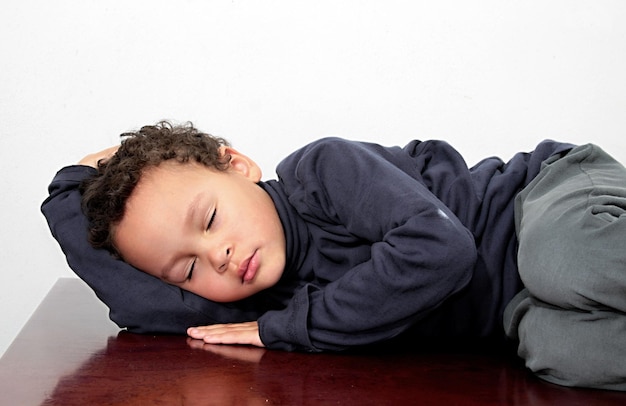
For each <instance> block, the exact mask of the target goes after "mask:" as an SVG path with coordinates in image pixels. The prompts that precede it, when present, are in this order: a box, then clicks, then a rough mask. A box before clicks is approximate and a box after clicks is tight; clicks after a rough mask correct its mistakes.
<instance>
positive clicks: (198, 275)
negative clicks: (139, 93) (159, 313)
mask: <svg viewBox="0 0 626 406" xmlns="http://www.w3.org/2000/svg"><path fill="white" fill-rule="evenodd" d="M225 153H229V154H230V155H231V156H232V159H231V164H230V167H229V169H228V170H226V171H219V170H217V169H214V168H208V167H206V166H203V165H201V164H197V163H186V164H179V163H176V162H173V161H165V162H163V163H162V164H160V165H159V166H158V167H154V168H150V169H148V170H147V171H146V172H145V173H144V174H143V175H142V177H141V179H140V181H139V183H138V184H137V186H136V188H135V190H134V191H133V193H132V195H131V196H130V198H129V199H128V201H127V203H126V212H125V214H124V217H123V219H122V220H121V222H120V223H119V224H118V225H117V226H116V227H115V229H114V241H115V245H116V248H117V249H118V250H119V252H120V253H121V255H122V257H123V258H124V260H125V261H127V262H128V263H130V264H131V265H133V266H135V267H137V268H139V269H141V270H143V271H145V272H147V273H149V274H151V275H154V276H156V277H158V278H160V279H162V280H164V281H165V282H167V283H170V284H172V285H176V286H179V287H181V288H183V289H185V290H188V291H190V292H193V293H196V294H198V295H200V296H203V297H205V298H207V299H210V300H213V301H217V302H232V301H236V300H240V299H243V298H246V297H248V296H251V295H253V294H255V293H257V292H259V291H261V290H263V289H267V288H269V287H271V286H273V285H274V284H275V283H276V282H278V280H279V279H280V277H281V275H282V273H283V270H284V267H285V234H284V230H283V228H282V224H281V222H280V219H279V217H278V213H277V212H276V208H275V206H274V203H273V201H272V200H271V198H270V197H269V195H268V194H267V193H266V192H265V191H264V190H263V189H262V188H261V187H259V186H258V185H257V184H256V182H258V181H259V180H260V177H261V173H260V170H259V168H258V166H256V164H254V162H252V161H251V160H249V158H247V157H245V156H244V155H241V154H239V153H237V152H236V151H234V150H232V149H227V150H225Z"/></svg>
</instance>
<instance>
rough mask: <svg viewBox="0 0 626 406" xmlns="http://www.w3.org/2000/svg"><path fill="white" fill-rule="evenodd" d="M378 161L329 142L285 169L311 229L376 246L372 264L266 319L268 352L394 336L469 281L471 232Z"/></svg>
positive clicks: (302, 294)
mask: <svg viewBox="0 0 626 406" xmlns="http://www.w3.org/2000/svg"><path fill="white" fill-rule="evenodd" d="M381 154H384V151H382V150H381V151H378V152H377V151H375V150H374V149H372V148H370V147H366V146H364V145H362V144H358V143H353V142H350V141H345V140H339V139H330V140H326V141H325V142H323V143H319V144H316V145H315V146H313V147H311V148H309V149H305V150H303V151H300V152H298V153H297V154H296V155H295V156H294V157H293V158H294V159H293V160H292V162H291V163H287V164H285V165H283V166H282V168H281V167H279V175H281V172H280V170H282V171H283V174H284V176H283V177H281V179H284V180H283V181H284V183H285V185H286V189H287V190H288V193H289V195H290V201H291V202H292V204H293V205H294V206H296V207H297V208H298V211H299V212H300V214H301V215H302V216H303V217H304V218H305V219H306V220H307V221H309V222H315V223H317V224H320V225H322V227H324V225H331V226H329V227H332V225H333V224H334V225H341V226H342V227H345V231H346V232H347V233H349V234H350V235H353V236H355V237H356V238H358V239H360V240H362V241H365V242H366V243H367V244H369V245H370V247H371V256H370V259H369V260H367V261H366V262H363V263H361V264H359V265H357V266H355V267H353V268H352V269H349V270H348V271H347V272H345V273H344V274H343V275H341V276H340V277H339V278H337V279H335V280H334V281H333V282H330V283H328V284H326V285H319V284H308V285H306V286H304V287H303V288H301V289H300V290H299V291H297V292H296V293H295V295H294V297H293V299H292V300H291V301H290V303H289V304H288V306H287V307H286V308H285V309H283V310H281V311H271V312H268V313H266V314H265V315H263V316H262V317H261V318H260V319H259V328H260V334H261V339H262V341H263V343H264V344H265V345H266V346H268V347H269V348H280V349H286V350H305V351H323V350H341V349H345V348H347V347H350V346H357V345H366V344H371V343H374V342H378V341H382V340H385V339H388V338H391V337H393V336H396V335H397V334H399V333H401V332H402V331H404V330H406V329H408V328H409V327H410V326H411V325H412V324H413V323H415V322H416V321H417V320H419V319H420V318H423V317H424V316H426V315H427V314H428V313H429V312H431V311H432V310H433V309H435V308H437V307H438V306H439V305H440V304H441V303H442V302H443V301H444V300H445V299H446V298H448V297H450V296H451V295H453V294H454V293H455V292H458V291H459V290H461V289H462V288H463V287H464V286H466V285H467V283H468V282H469V280H470V279H471V276H472V270H473V267H474V264H475V261H476V256H477V254H476V247H475V243H474V239H473V236H472V234H471V232H470V231H469V230H468V229H467V228H465V227H464V226H463V225H462V224H461V222H460V221H459V220H458V219H457V218H456V217H455V215H454V214H453V213H452V212H451V211H450V210H449V209H448V208H447V207H446V206H445V205H444V204H443V203H442V202H441V201H439V200H438V199H437V198H436V197H435V196H434V195H433V194H432V193H431V192H430V191H429V190H428V188H427V187H426V186H425V185H424V184H422V183H421V182H419V181H418V180H416V179H414V178H413V177H411V176H409V175H408V174H407V173H406V172H405V171H403V170H401V169H399V168H398V167H397V166H395V165H394V164H392V163H391V162H389V160H387V159H383V158H382V157H381ZM316 272H317V270H316ZM324 272H327V271H324Z"/></svg>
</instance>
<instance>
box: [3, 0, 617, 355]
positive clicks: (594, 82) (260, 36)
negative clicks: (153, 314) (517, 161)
mask: <svg viewBox="0 0 626 406" xmlns="http://www.w3.org/2000/svg"><path fill="white" fill-rule="evenodd" d="M624 72H626V2H623V1H619V0H616V1H601V0H593V1H591V0H589V1H576V0H563V1H549V0H542V1H480V2H478V1H476V2H470V1H458V2H457V1H428V2H426V1H423V2H421V1H414V0H413V1H389V0H384V1H320V0H316V1H313V0H309V1H305V2H303V1H293V0H292V1H268V0H265V1H253V0H249V1H241V0H229V1H200V0H198V1H191V0H187V1H180V0H178V1H155V0H141V1H140V0H135V1H127V0H125V1H91V0H76V1H69V0H55V1H43V0H42V1H36V0H20V1H17V0H15V1H3V2H2V3H1V5H0V75H1V76H0V165H1V167H0V173H1V175H2V176H1V179H0V182H1V184H0V186H1V192H0V193H1V195H0V199H1V200H0V202H1V204H2V207H1V209H2V210H0V269H1V272H2V283H0V309H1V311H2V312H1V316H0V317H1V319H0V321H1V322H0V354H2V353H4V351H5V350H6V348H7V347H8V346H9V345H10V343H11V341H12V340H13V339H14V337H15V335H16V334H17V333H18V332H19V330H20V328H21V327H22V326H23V325H24V323H25V322H26V321H27V320H28V318H29V316H30V315H31V313H32V312H33V311H34V310H35V308H36V306H37V305H38V304H39V302H40V301H41V300H42V299H43V297H44V296H45V294H46V293H47V292H48V290H49V289H50V288H51V286H52V285H53V284H54V282H55V281H56V279H57V278H59V277H68V276H73V274H72V272H71V271H70V270H69V269H68V267H67V265H66V264H65V260H64V257H63V255H62V253H61V251H60V249H59V247H58V246H57V244H56V242H55V241H54V240H53V239H52V237H51V236H50V233H49V231H48V228H47V226H46V223H45V220H44V218H43V216H42V215H41V214H40V212H39V205H40V204H41V202H42V201H43V199H44V198H45V197H46V195H47V192H46V187H47V185H48V183H49V182H50V180H51V179H52V177H53V175H54V173H55V172H56V171H57V170H58V169H60V168H61V167H62V166H64V165H67V164H72V163H74V162H76V161H78V160H79V159H80V158H82V157H83V156H84V155H86V154H87V153H89V152H92V151H95V150H100V149H102V148H105V147H107V146H109V145H112V144H114V143H117V142H118V134H119V133H121V132H123V131H127V130H132V129H136V128H138V127H140V126H142V125H144V124H151V123H154V122H155V121H157V120H159V119H163V118H167V119H172V120H175V121H179V122H180V121H186V120H190V121H193V122H194V123H195V124H196V125H197V126H198V127H200V128H201V129H202V130H204V131H207V132H211V133H213V134H216V135H220V136H223V137H226V138H227V139H229V140H230V141H231V142H232V143H233V144H234V146H235V147H236V148H238V149H240V150H242V151H243V152H245V153H248V154H249V155H251V156H252V157H254V158H256V159H257V161H258V162H259V164H260V165H261V166H262V168H263V169H264V173H265V178H266V179H267V178H272V177H273V176H274V173H273V168H274V166H275V164H276V163H277V162H278V161H279V160H280V158H281V157H283V156H285V155H286V154H287V153H289V152H290V151H292V150H293V149H295V148H297V147H298V146H301V145H302V144H304V143H306V142H308V141H311V140H313V139H316V138H319V137H321V136H326V135H339V136H343V137H347V138H352V139H363V140H371V141H377V142H380V143H383V144H389V145H391V144H402V145H403V144H405V143H406V142H407V141H409V140H410V139H412V138H418V139H429V138H439V139H445V140H448V141H449V142H451V143H452V144H453V145H455V146H456V147H457V148H458V149H459V150H460V151H461V153H462V154H463V155H464V156H465V157H466V158H467V160H468V162H469V163H470V164H473V163H475V162H476V161H477V160H478V159H479V158H482V157H485V156H487V155H498V156H501V157H503V158H509V157H510V156H511V155H512V154H513V153H514V152H516V151H518V150H529V149H532V148H533V147H534V145H535V144H536V143H537V142H538V141H540V140H541V139H544V138H555V139H559V140H566V141H571V142H575V143H583V142H595V143H598V144H600V145H602V146H603V147H604V148H605V149H607V150H608V151H609V152H611V153H613V154H614V156H616V157H617V158H618V159H619V160H620V161H622V162H626V139H625V131H626V75H625V74H624ZM77 328H79V326H77ZM41 339H42V340H45V339H46V338H45V337H41Z"/></svg>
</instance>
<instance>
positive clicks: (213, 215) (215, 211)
mask: <svg viewBox="0 0 626 406" xmlns="http://www.w3.org/2000/svg"><path fill="white" fill-rule="evenodd" d="M215 214H217V210H213V214H212V215H211V219H210V220H209V224H207V226H206V229H207V231H208V230H209V229H210V228H211V226H212V225H213V221H214V220H215Z"/></svg>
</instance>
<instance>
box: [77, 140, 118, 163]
mask: <svg viewBox="0 0 626 406" xmlns="http://www.w3.org/2000/svg"><path fill="white" fill-rule="evenodd" d="M119 147H120V146H119V145H114V146H112V147H109V148H107V149H103V150H102V151H99V152H94V153H93V154H89V155H87V156H86V157H84V158H83V159H81V160H80V161H79V162H78V164H79V165H86V166H91V167H93V168H97V167H98V163H99V162H100V161H106V160H107V159H109V158H111V157H112V156H113V154H115V152H117V150H118V148H119Z"/></svg>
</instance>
